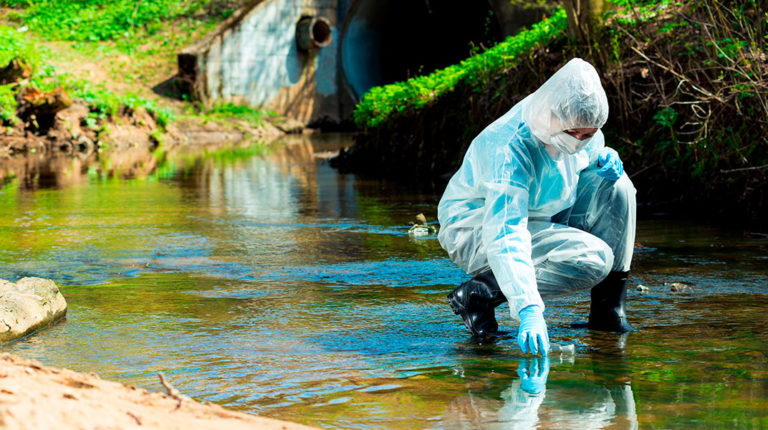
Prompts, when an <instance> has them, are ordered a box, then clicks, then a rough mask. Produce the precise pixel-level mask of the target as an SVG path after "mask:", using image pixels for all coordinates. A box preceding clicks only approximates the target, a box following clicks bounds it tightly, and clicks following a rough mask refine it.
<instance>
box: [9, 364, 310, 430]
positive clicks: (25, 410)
mask: <svg viewBox="0 0 768 430" xmlns="http://www.w3.org/2000/svg"><path fill="white" fill-rule="evenodd" d="M0 427H2V428H13V429H53V428H56V429H81V428H110V429H125V428H137V427H142V428H158V429H168V430H171V429H184V430H186V429H216V430H218V429H228V430H229V429H232V430H237V429H266V430H270V429H274V430H278V429H279V430H309V429H312V428H314V427H307V426H304V425H300V424H295V423H290V422H285V421H279V420H274V419H270V418H263V417H257V416H253V415H248V414H245V413H242V412H234V411H228V410H226V409H224V408H222V407H221V406H218V405H214V404H210V403H208V404H201V403H198V402H196V401H194V400H192V399H189V398H187V397H184V396H181V395H176V396H172V395H169V394H164V393H150V392H148V391H146V390H142V389H139V388H136V387H130V386H125V385H122V384H119V383H116V382H110V381H105V380H103V379H101V378H99V377H98V376H97V375H95V374H93V373H89V374H82V373H77V372H74V371H71V370H67V369H54V368H49V367H45V366H43V365H42V364H40V363H39V362H37V361H34V360H28V359H25V358H22V357H19V356H16V355H12V354H7V353H4V354H0Z"/></svg>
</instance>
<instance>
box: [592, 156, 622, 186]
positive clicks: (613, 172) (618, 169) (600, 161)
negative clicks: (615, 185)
mask: <svg viewBox="0 0 768 430" xmlns="http://www.w3.org/2000/svg"><path fill="white" fill-rule="evenodd" d="M597 167H600V168H601V169H600V170H598V171H597V175H598V176H600V177H601V178H604V179H607V180H609V181H618V180H619V178H620V177H621V174H622V173H624V165H623V164H622V163H621V159H619V154H617V153H616V151H614V150H612V149H609V148H603V149H602V151H600V155H598V156H597Z"/></svg>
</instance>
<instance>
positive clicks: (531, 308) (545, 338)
mask: <svg viewBox="0 0 768 430" xmlns="http://www.w3.org/2000/svg"><path fill="white" fill-rule="evenodd" d="M517 344H518V345H520V349H522V350H523V353H526V354H527V353H531V354H533V355H537V354H541V355H542V356H546V355H547V353H548V352H549V334H548V333H547V323H546V322H545V321H544V310H543V309H542V308H541V306H539V305H528V306H526V307H524V308H522V309H520V329H519V330H518V332H517Z"/></svg>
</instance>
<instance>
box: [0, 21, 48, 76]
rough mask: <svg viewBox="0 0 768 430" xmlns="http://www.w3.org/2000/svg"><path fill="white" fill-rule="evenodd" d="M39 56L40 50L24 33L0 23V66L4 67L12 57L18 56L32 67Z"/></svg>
mask: <svg viewBox="0 0 768 430" xmlns="http://www.w3.org/2000/svg"><path fill="white" fill-rule="evenodd" d="M41 57H42V54H41V51H40V50H39V48H38V47H37V46H35V44H34V43H33V42H32V41H30V39H29V37H27V35H26V34H25V33H20V32H19V31H18V30H17V29H15V28H13V27H8V26H6V25H0V67H4V66H5V65H7V64H8V63H9V62H10V61H11V60H13V59H14V58H19V59H22V60H24V62H26V63H27V64H28V65H30V66H32V68H33V69H34V68H35V67H36V66H38V65H39V64H40V61H41Z"/></svg>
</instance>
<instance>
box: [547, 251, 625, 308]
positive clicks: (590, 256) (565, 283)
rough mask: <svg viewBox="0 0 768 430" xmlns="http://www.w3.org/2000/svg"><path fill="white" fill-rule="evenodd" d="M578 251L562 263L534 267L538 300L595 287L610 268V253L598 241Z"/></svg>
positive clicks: (612, 257)
mask: <svg viewBox="0 0 768 430" xmlns="http://www.w3.org/2000/svg"><path fill="white" fill-rule="evenodd" d="M584 245H586V246H585V247H584V248H582V250H581V252H579V253H578V255H577V254H572V255H570V256H569V258H568V259H567V260H565V261H559V262H558V261H552V260H551V259H548V260H547V262H546V263H544V264H542V265H541V266H539V267H537V268H536V278H537V282H538V284H539V293H541V295H542V297H552V296H562V295H569V294H576V293H579V292H581V291H584V290H589V289H590V288H592V287H594V286H595V285H597V284H598V283H599V282H600V281H602V280H603V279H605V277H606V276H608V273H610V272H611V268H612V267H613V260H614V255H613V250H612V249H611V247H610V246H608V244H607V243H605V242H603V241H602V240H600V239H598V238H594V240H591V241H589V243H585V244H584Z"/></svg>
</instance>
